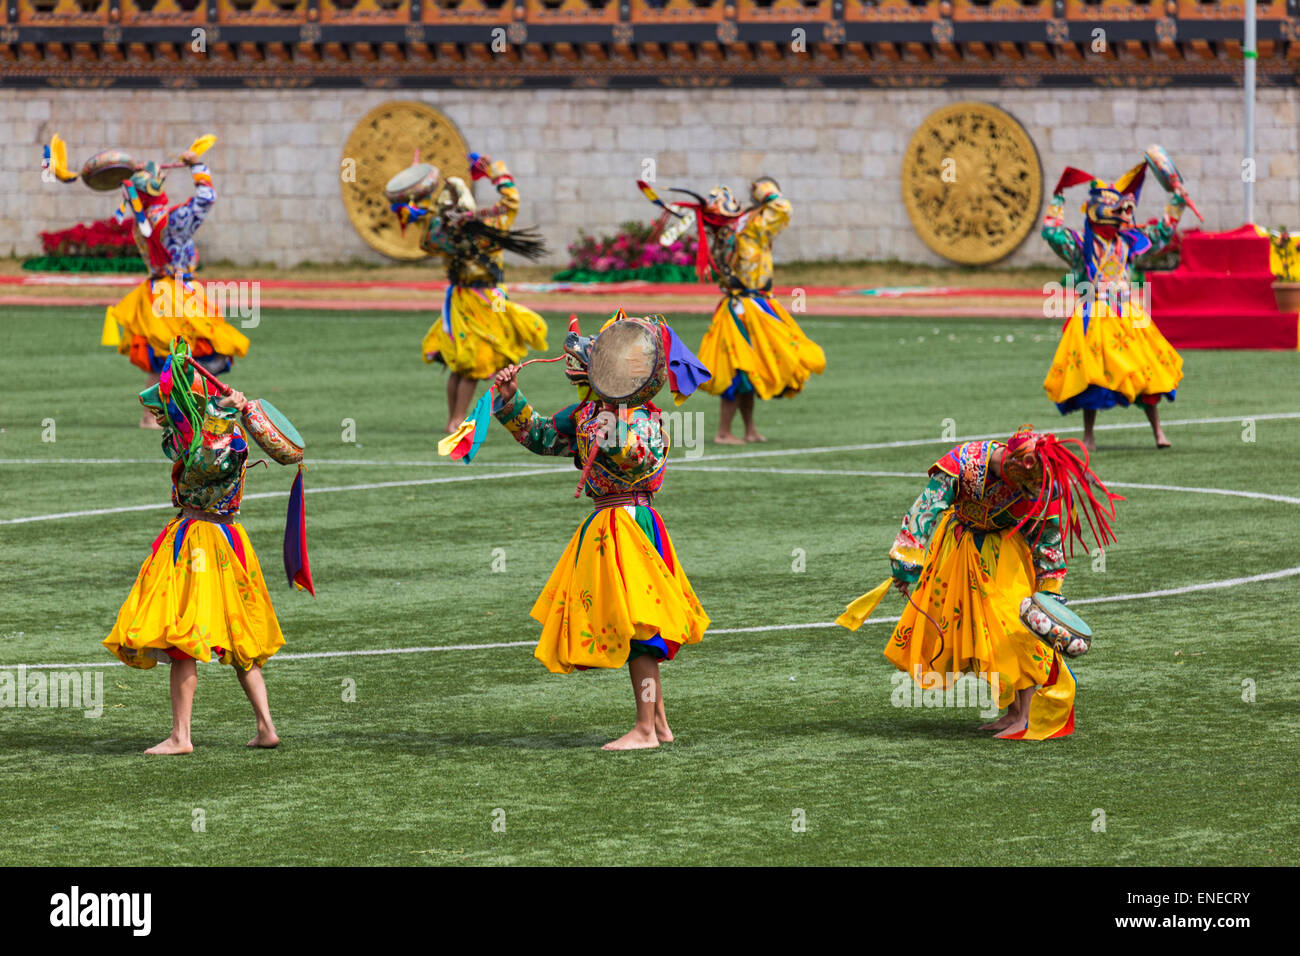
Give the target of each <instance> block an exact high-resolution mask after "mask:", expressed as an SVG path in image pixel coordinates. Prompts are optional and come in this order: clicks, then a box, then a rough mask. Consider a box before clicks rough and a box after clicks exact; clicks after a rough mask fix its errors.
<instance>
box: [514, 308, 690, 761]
mask: <svg viewBox="0 0 1300 956" xmlns="http://www.w3.org/2000/svg"><path fill="white" fill-rule="evenodd" d="M661 320H662V317H661V316H652V317H649V318H647V319H627V318H626V317H625V316H624V315H623V313H622V312H621V311H620V312H619V313H617V314H616V315H615V316H614V318H612V319H611V320H610V322H609V323H607V324H606V329H608V328H609V327H610V326H612V325H613V324H614V323H616V322H623V321H628V322H637V323H641V324H642V325H643V326H644V327H646V328H647V329H648V330H650V332H651V334H652V335H654V336H659V337H661V339H662V342H663V350H662V353H660V354H662V355H663V356H664V357H665V358H666V359H667V362H666V363H665V366H664V367H662V368H659V369H656V370H655V372H654V376H655V377H656V379H657V385H656V384H655V382H654V381H652V382H651V387H650V390H649V392H647V394H653V391H655V390H657V388H658V387H659V386H661V385H662V384H663V381H665V380H666V381H667V382H668V383H669V384H670V386H671V387H672V388H673V390H674V391H675V392H677V393H678V394H679V396H680V397H684V396H685V395H687V394H689V393H690V392H691V391H693V390H694V389H695V387H696V383H697V382H699V381H702V380H705V379H707V378H708V371H707V370H706V369H704V368H703V367H702V366H700V365H699V362H698V360H696V359H695V357H694V356H693V355H691V353H690V351H689V350H688V349H687V348H686V347H685V346H684V345H682V344H681V342H680V341H679V340H678V339H677V337H676V335H675V334H674V333H673V331H672V330H671V328H669V327H668V325H667V324H666V323H664V322H662V321H661ZM592 343H593V339H592V338H590V337H583V336H582V335H581V333H580V330H579V329H578V327H577V320H576V319H573V320H571V324H570V331H569V334H568V336H567V337H566V338H565V343H564V351H565V356H566V367H567V374H568V377H569V380H570V381H571V382H573V383H574V384H575V385H578V386H579V387H580V388H582V387H584V386H587V385H588V384H589V383H588V367H589V362H590V358H591V350H592ZM518 371H519V369H518V366H510V367H509V368H506V369H504V370H502V371H501V372H500V373H499V374H498V375H497V377H496V382H495V385H494V386H493V394H494V398H493V400H492V412H493V414H495V416H496V418H497V420H498V421H500V422H501V423H502V424H503V425H505V427H506V428H507V429H508V430H509V431H510V433H511V434H512V435H514V436H515V439H516V440H517V441H518V442H519V443H520V444H521V445H523V446H524V447H525V448H527V449H528V450H529V451H531V452H533V453H535V454H538V455H558V456H564V457H571V458H573V460H574V464H575V465H576V466H578V467H582V466H583V463H584V462H586V463H587V467H586V468H585V469H584V471H583V477H582V481H581V489H580V490H581V491H582V492H583V493H584V494H586V495H587V497H589V498H590V499H591V500H592V503H593V506H594V507H593V510H592V512H591V514H589V515H588V516H587V517H586V518H585V519H584V520H583V522H582V524H581V525H580V526H579V528H578V530H577V532H576V533H575V534H574V536H573V538H572V539H571V540H570V541H569V546H568V548H566V549H565V551H564V554H563V555H561V557H560V561H559V563H558V564H557V565H556V566H555V570H554V571H553V572H552V573H551V577H550V579H549V580H548V581H547V582H546V586H545V587H544V588H543V589H542V593H541V596H540V597H538V599H537V602H536V603H535V604H534V605H533V609H532V616H533V617H534V618H536V619H537V621H539V622H540V623H541V625H542V636H541V639H540V640H539V642H538V644H537V649H536V651H535V652H534V653H535V656H536V657H537V659H538V660H540V661H541V662H542V663H543V664H545V665H546V667H547V669H548V670H550V671H552V672H554V673H571V672H572V671H574V670H575V669H579V670H585V669H588V668H620V667H622V666H623V665H624V664H627V666H628V670H629V672H630V674H631V678H632V690H633V693H634V695H635V699H636V720H635V723H634V725H633V727H632V729H631V730H630V731H628V733H626V734H624V735H623V736H622V737H620V738H619V739H617V740H614V741H611V742H610V743H608V744H606V745H605V749H606V750H641V749H645V748H650V747H658V746H659V745H660V744H661V743H667V742H669V741H671V740H672V739H673V732H672V730H671V729H669V726H668V719H667V716H666V715H665V712H664V698H663V692H662V689H661V687H660V676H659V665H660V662H661V661H670V660H672V659H673V658H674V657H675V656H676V654H677V652H678V650H679V649H680V648H681V646H682V645H683V644H695V643H697V642H698V641H700V639H701V638H702V637H703V635H704V631H705V629H706V628H707V627H708V625H709V618H708V615H706V614H705V613H704V609H703V608H702V607H701V606H700V602H699V601H698V600H697V599H696V597H695V592H694V590H692V588H691V583H690V581H689V580H687V578H686V572H685V570H684V569H683V568H682V565H681V561H680V560H679V559H678V556H677V552H676V551H675V549H674V548H673V543H672V540H671V539H670V538H669V537H668V528H667V526H666V525H665V524H664V521H663V518H662V517H661V516H660V514H659V512H658V511H657V510H656V509H655V507H654V496H655V493H656V492H658V490H659V488H660V486H661V485H662V484H663V480H664V472H665V469H666V467H667V464H668V450H669V444H670V441H669V436H668V433H667V431H666V430H665V429H664V428H663V427H662V421H661V417H660V412H659V409H658V408H657V407H656V406H655V405H654V403H653V402H651V401H649V400H646V401H645V402H644V403H641V404H636V405H634V406H629V405H626V404H623V405H619V406H615V405H611V404H608V403H606V402H605V401H604V400H602V399H600V398H595V399H593V400H591V401H582V402H579V403H578V404H574V405H569V406H567V407H565V408H562V409H560V410H559V411H557V412H555V414H553V415H542V414H539V413H538V412H536V411H535V410H534V409H533V407H532V405H530V404H529V402H528V399H527V398H525V397H524V394H523V392H521V391H520V390H519V388H518V384H517V382H516V376H517V374H518Z"/></svg>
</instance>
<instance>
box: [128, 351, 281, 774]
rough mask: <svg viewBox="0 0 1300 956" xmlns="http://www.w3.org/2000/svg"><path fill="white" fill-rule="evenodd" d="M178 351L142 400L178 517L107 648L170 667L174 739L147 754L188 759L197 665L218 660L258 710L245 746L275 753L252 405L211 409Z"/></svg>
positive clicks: (272, 628) (233, 401)
mask: <svg viewBox="0 0 1300 956" xmlns="http://www.w3.org/2000/svg"><path fill="white" fill-rule="evenodd" d="M187 355H188V349H186V348H184V345H183V342H181V341H179V340H178V343H177V347H176V349H175V350H174V351H173V352H172V353H171V354H170V355H169V356H168V357H167V358H165V359H164V360H163V364H162V367H161V370H160V380H159V383H158V384H157V385H154V386H151V387H150V388H148V389H147V390H145V391H144V392H142V393H141V395H140V402H141V404H143V405H144V407H145V410H146V412H147V413H148V414H149V415H151V416H152V417H153V418H155V420H156V421H157V422H158V425H159V427H161V428H162V429H163V440H162V450H163V454H165V455H166V456H167V458H169V459H170V460H171V461H172V469H171V473H172V503H173V504H174V505H176V507H177V508H179V509H180V511H179V513H178V514H177V515H176V517H175V518H173V519H172V520H171V521H169V522H168V523H167V526H166V527H165V528H163V530H162V533H161V534H159V535H158V537H157V538H156V539H155V540H154V543H153V547H152V549H151V553H150V555H149V557H147V558H145V561H144V564H142V565H141V567H140V573H139V574H138V575H137V576H136V579H135V586H134V587H132V589H131V593H130V594H129V595H128V596H127V599H126V602H125V603H124V604H123V605H122V609H121V610H120V611H119V612H118V615H117V621H116V623H115V624H114V626H113V630H112V633H110V634H109V635H108V637H107V638H105V640H104V646H105V647H107V648H108V649H109V650H110V651H112V652H113V653H114V654H115V655H116V656H117V657H118V659H119V660H121V661H122V662H123V663H124V664H128V665H130V666H131V667H138V668H142V669H148V668H152V667H154V666H155V665H156V664H157V663H159V662H160V661H161V662H163V663H166V664H170V665H171V702H172V732H171V734H170V735H169V736H168V737H167V739H166V740H164V741H162V743H160V744H158V745H156V746H154V747H151V748H149V749H148V750H147V751H145V752H146V753H149V754H185V753H190V752H191V751H192V750H193V749H194V746H193V743H192V741H191V737H190V715H191V713H192V711H193V705H194V689H195V684H196V682H197V673H196V670H197V667H196V662H197V661H205V662H207V661H210V660H212V658H213V656H214V655H215V656H216V658H217V659H218V660H220V661H221V663H223V664H230V665H232V666H233V667H234V671H235V675H236V676H237V677H238V678H239V683H240V685H241V686H242V687H243V689H244V693H245V694H246V695H247V696H248V700H249V703H251V704H252V705H253V715H254V717H255V718H256V720H257V734H256V736H254V737H253V739H252V740H250V741H249V742H248V746H250V747H263V748H270V747H275V746H276V745H277V744H278V743H279V742H280V738H279V737H278V736H277V734H276V731H275V724H274V722H273V721H272V720H271V709H270V705H269V703H268V701H267V694H266V682H265V681H264V680H263V679H262V665H263V664H265V663H266V662H267V660H268V659H270V657H271V656H272V655H273V654H275V653H276V651H278V650H279V649H280V647H281V646H282V645H283V644H284V638H283V636H282V635H281V633H280V625H279V622H278V621H277V620H276V616H275V609H274V608H273V607H272V606H271V597H270V594H269V593H268V592H267V587H266V580H265V578H264V577H263V575H262V569H261V566H260V565H259V564H258V560H257V555H256V554H255V553H254V552H253V545H252V543H251V542H250V541H249V539H248V535H247V534H245V532H244V529H243V527H241V525H240V524H239V520H238V516H239V502H240V498H241V496H242V495H243V490H244V469H245V467H246V466H247V458H248V442H247V440H246V439H245V436H244V432H243V430H242V428H241V426H240V423H239V414H240V412H241V411H242V410H243V409H244V407H245V405H246V404H247V401H246V399H245V398H244V396H243V395H242V394H241V393H239V392H231V394H229V395H227V396H225V397H222V398H218V397H216V396H215V395H214V394H213V393H212V391H211V386H210V385H209V384H208V383H207V382H206V380H205V379H204V378H203V377H201V376H200V375H199V374H198V373H197V372H195V371H192V370H191V369H190V368H189V367H188V366H187V365H186V363H185V358H186V357H187Z"/></svg>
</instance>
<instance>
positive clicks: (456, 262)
mask: <svg viewBox="0 0 1300 956" xmlns="http://www.w3.org/2000/svg"><path fill="white" fill-rule="evenodd" d="M491 178H492V185H493V186H495V187H496V190H497V195H498V197H499V199H498V201H497V203H496V205H493V206H488V207H486V208H484V209H478V210H475V211H474V212H473V213H471V214H470V215H471V216H473V218H475V219H478V220H479V221H480V222H484V223H487V224H488V225H489V226H494V227H495V228H497V229H500V230H502V231H503V232H504V231H506V230H508V229H509V228H510V227H511V226H512V225H514V221H515V216H516V215H518V214H519V188H518V187H517V186H515V182H514V178H513V177H512V176H511V175H510V170H508V169H507V168H506V164H505V163H503V162H501V161H499V160H498V161H497V162H495V163H493V164H492V173H491ZM412 208H413V209H416V210H419V211H420V212H421V213H423V214H425V218H424V219H423V220H422V222H421V226H422V230H421V232H420V248H421V249H423V250H424V251H425V252H427V253H429V254H430V255H435V256H441V257H442V258H443V259H445V260H446V263H447V281H448V282H450V283H451V284H452V285H471V286H487V285H498V284H500V283H501V282H502V280H503V278H504V275H505V263H504V254H503V253H502V251H501V249H500V248H499V247H497V246H496V245H494V244H492V243H489V242H485V241H478V242H476V241H473V240H471V239H468V238H462V237H458V236H457V234H456V230H455V228H454V227H449V226H448V224H447V223H445V222H444V220H443V217H442V216H441V215H433V214H432V213H434V212H435V211H436V210H434V209H433V208H432V207H429V206H421V205H418V204H416V205H414V206H413V207H412Z"/></svg>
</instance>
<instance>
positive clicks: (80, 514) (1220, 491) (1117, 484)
mask: <svg viewBox="0 0 1300 956" xmlns="http://www.w3.org/2000/svg"><path fill="white" fill-rule="evenodd" d="M971 440H973V439H971ZM676 467H678V468H682V469H685V470H686V471H702V472H717V473H724V474H747V473H753V474H776V475H814V476H829V477H848V478H924V477H925V473H924V472H919V471H854V470H842V471H841V470H835V469H829V468H732V467H728V466H724V465H706V466H700V465H696V464H694V463H693V462H681V463H680V464H679V465H677V466H676ZM572 470H573V469H571V468H567V467H553V468H533V469H531V470H520V471H513V472H501V473H495V474H485V473H480V472H474V473H473V474H467V475H461V476H459V477H447V478H412V479H409V480H407V481H374V482H367V483H365V484H361V485H336V486H333V487H325V488H308V489H307V494H309V495H324V494H331V493H335V492H341V491H374V490H376V489H381V488H413V487H419V486H422V485H444V484H452V483H456V482H462V481H488V480H492V479H499V478H521V477H525V476H528V475H554V474H569V473H571V472H572ZM1107 487H1110V488H1139V489H1144V490H1150V491H1180V492H1187V493H1191V494H1203V495H1226V496H1229V497H1233V498H1254V499H1257V500H1260V501H1277V502H1281V503H1282V504H1300V498H1292V497H1288V496H1286V495H1274V494H1268V493H1267V492H1262V491H1238V490H1236V489H1233V488H1189V487H1184V486H1181V485H1149V484H1141V483H1138V482H1127V481H1112V482H1108V483H1107ZM288 494H289V493H288V492H287V491H262V492H257V493H256V494H251V495H244V498H243V500H244V501H253V500H256V499H258V498H284V497H287V496H288ZM175 508H176V506H175V505H173V504H171V503H170V502H166V503H161V504H150V505H119V506H118V507H115V508H91V509H87V510H85V511H63V512H57V513H55V514H47V515H30V516H28V517H25V518H0V525H12V524H30V523H32V522H36V521H59V520H62V519H65V518H86V517H93V516H96V515H112V514H125V513H127V512H134V511H165V510H169V509H172V510H174V509H175Z"/></svg>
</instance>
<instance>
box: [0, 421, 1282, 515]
mask: <svg viewBox="0 0 1300 956" xmlns="http://www.w3.org/2000/svg"><path fill="white" fill-rule="evenodd" d="M1295 418H1300V412H1276V413H1270V414H1263V415H1232V416H1228V417H1220V418H1186V419H1180V420H1177V421H1169V422H1165V425H1168V426H1173V425H1216V424H1226V423H1228V422H1234V423H1235V422H1240V421H1243V420H1245V419H1252V420H1254V421H1269V420H1277V419H1295ZM1145 427H1147V425H1146V423H1145V422H1121V423H1117V424H1114V425H1098V426H1097V429H1098V430H1106V429H1109V430H1117V429H1125V428H1145ZM1079 430H1080V429H1078V428H1062V429H1057V431H1060V432H1067V431H1079ZM1002 437H1005V435H1003V434H1002V433H998V434H995V435H968V436H966V437H963V438H953V439H947V438H916V439H909V440H906V441H895V442H873V443H869V444H859V445H824V446H819V447H814V448H778V449H769V450H765V451H750V452H732V453H730V454H719V455H701V456H700V457H698V458H687V459H676V460H674V467H680V468H687V469H688V470H689V469H692V468H693V469H694V470H696V471H706V470H707V471H723V470H725V469H721V468H709V469H705V468H701V467H699V464H700V463H702V462H711V461H731V460H736V459H745V458H770V457H779V456H782V455H799V454H823V453H827V452H836V451H874V450H880V449H886V448H907V447H912V446H917V445H934V444H947V443H951V444H960V443H962V442H965V441H983V440H986V439H990V438H1002ZM97 461H98V462H100V463H112V462H114V461H117V462H120V463H128V462H130V463H135V462H145V461H148V462H149V463H150V464H153V463H156V462H155V460H153V459H73V458H68V459H0V464H36V463H40V464H44V463H55V462H57V463H75V464H83V463H93V462H97ZM325 463H327V462H325V461H322V462H321V464H325ZM328 463H330V464H343V463H344V462H341V461H339V462H328ZM346 463H347V464H349V465H363V464H373V465H387V466H389V467H393V466H395V465H397V464H401V463H398V462H391V461H377V460H376V461H370V460H364V459H352V460H348V461H347V462H346ZM406 464H409V465H425V464H432V462H407V463H406ZM492 467H496V466H492ZM505 467H515V468H518V469H519V470H517V471H514V472H512V473H509V474H506V473H496V474H484V473H480V472H474V473H472V474H467V475H464V476H462V477H457V478H451V477H449V478H419V479H413V480H409V481H384V482H372V483H366V484H360V485H338V486H334V487H326V488H308V489H307V493H308V494H327V493H330V492H339V491H373V490H377V489H380V488H409V487H416V486H420V485H439V484H449V483H453V482H462V481H479V480H483V481H487V480H491V479H496V478H512V477H524V476H527V475H540V474H547V473H550V472H560V471H568V469H567V468H560V467H554V468H537V467H529V466H526V465H510V466H505ZM745 470H750V469H736V471H745ZM752 470H755V471H757V470H758V469H752ZM765 473H769V474H810V475H817V474H824V475H835V474H842V475H846V476H849V477H870V478H910V477H915V476H916V475H917V473H915V472H853V471H843V472H836V471H829V470H828V471H816V470H812V469H808V470H795V469H789V470H784V469H774V470H771V471H768V472H765ZM1112 484H1114V485H1115V487H1129V488H1149V489H1152V490H1170V491H1189V492H1202V493H1205V494H1224V495H1233V496H1236V497H1242V498H1260V499H1263V500H1268V501H1281V502H1284V503H1287V504H1292V503H1295V499H1291V498H1286V497H1283V496H1280V495H1266V494H1263V493H1260V492H1250V491H1228V490H1224V489H1206V488H1178V487H1176V486H1173V485H1169V486H1162V485H1138V484H1127V485H1126V484H1123V483H1120V482H1113V483H1112ZM287 494H288V492H275V491H268V492H258V493H256V494H251V495H244V499H243V500H245V501H253V500H256V499H259V498H282V497H284V496H285V495H287ZM172 507H174V505H172V504H170V503H165V504H150V505H123V506H118V507H114V508H91V509H87V510H83V511H64V512H58V513H55V514H48V515H31V516H28V517H24V518H0V525H6V524H27V523H29V522H34V521H58V520H62V519H66V518H87V517H94V516H98V515H110V514H125V513H128V512H134V511H161V510H165V509H168V508H172Z"/></svg>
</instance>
